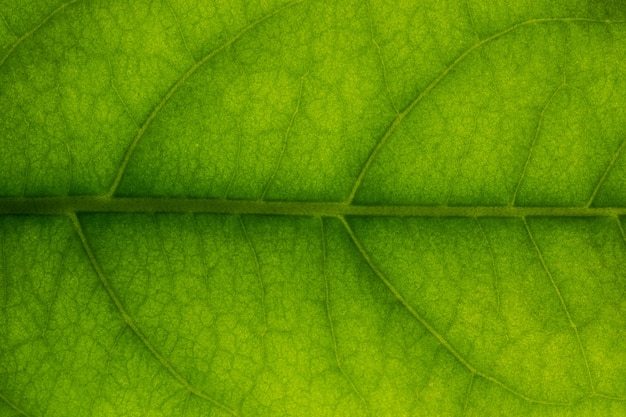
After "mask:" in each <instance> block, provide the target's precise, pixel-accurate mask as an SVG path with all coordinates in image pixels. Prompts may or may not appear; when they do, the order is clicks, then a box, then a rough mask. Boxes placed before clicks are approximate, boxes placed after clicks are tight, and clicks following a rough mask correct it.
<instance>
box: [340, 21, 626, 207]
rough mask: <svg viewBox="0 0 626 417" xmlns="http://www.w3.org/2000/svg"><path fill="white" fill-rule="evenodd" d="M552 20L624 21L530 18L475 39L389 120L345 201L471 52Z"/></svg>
mask: <svg viewBox="0 0 626 417" xmlns="http://www.w3.org/2000/svg"><path fill="white" fill-rule="evenodd" d="M552 22H563V23H567V22H589V23H600V24H617V23H626V22H624V21H607V20H597V19H588V18H542V19H531V20H527V21H525V22H521V23H517V24H515V25H513V26H510V27H509V28H507V29H505V30H502V31H500V32H498V33H495V34H493V35H491V36H489V37H487V38H484V39H482V40H479V41H477V42H476V43H474V44H473V45H472V46H470V47H469V48H468V49H466V50H465V51H464V52H463V53H462V54H461V55H459V56H458V57H457V58H456V59H455V60H454V61H453V62H452V63H451V64H450V65H448V66H447V67H446V68H445V69H444V70H443V71H442V72H441V73H440V74H439V75H438V76H437V77H436V78H435V79H434V80H433V81H431V83H430V84H428V86H426V88H425V89H424V90H422V91H421V92H420V93H419V94H418V95H417V97H416V98H415V99H414V100H413V101H412V102H411V103H410V104H409V105H408V106H407V107H406V108H405V109H404V110H402V111H401V112H400V113H398V115H397V116H396V117H395V119H394V120H393V121H392V122H391V124H390V125H389V127H388V128H387V130H386V131H385V133H384V134H383V135H382V137H381V138H380V140H379V141H378V143H377V144H376V145H375V146H374V148H373V150H372V151H371V152H370V154H369V156H368V157H367V159H366V160H365V162H364V163H363V165H362V167H361V171H360V172H359V174H358V175H357V177H356V180H355V181H354V185H353V186H352V190H351V191H350V194H349V195H348V198H347V199H346V202H347V203H351V202H352V201H354V198H355V197H356V194H357V192H358V190H359V188H360V187H361V184H362V183H363V180H364V179H365V176H366V175H367V173H368V172H369V170H370V167H371V166H372V164H373V162H374V161H375V160H376V158H377V157H378V155H379V154H380V152H381V151H382V150H383V148H384V147H385V145H386V144H387V142H388V141H389V138H390V137H391V136H393V133H394V132H395V131H396V130H397V129H398V127H399V126H400V125H401V124H402V122H403V121H404V120H405V119H406V117H407V116H408V115H409V114H411V112H412V111H413V110H414V109H415V108H416V107H417V105H418V104H419V103H421V102H422V101H423V100H424V98H426V97H427V96H428V95H429V94H430V93H431V92H432V91H433V90H434V89H435V87H437V86H438V85H439V84H440V83H441V81H443V80H444V79H445V78H446V77H447V76H448V75H449V74H450V73H451V72H452V71H453V70H454V69H455V68H457V67H458V66H459V65H460V64H461V63H462V62H463V61H465V59H466V58H467V57H468V56H469V55H470V54H472V53H473V52H474V51H476V50H478V49H480V48H481V47H483V46H484V45H486V44H488V43H490V42H492V41H494V40H496V39H498V38H501V37H503V36H504V35H507V34H509V33H511V32H514V31H515V30H517V29H519V28H522V27H525V26H531V25H537V24H544V23H552Z"/></svg>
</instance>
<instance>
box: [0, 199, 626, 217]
mask: <svg viewBox="0 0 626 417" xmlns="http://www.w3.org/2000/svg"><path fill="white" fill-rule="evenodd" d="M85 212H92V213H96V212H100V213H154V212H168V213H222V214H261V215H277V216H323V217H333V216H334V217H337V216H387V217H529V216H530V217H532V216H543V217H600V216H602V217H607V216H612V217H616V216H626V207H597V208H596V207H519V206H429V205H358V204H347V203H339V202H305V201H294V202H285V201H251V200H224V199H206V198H123V197H99V196H77V197H31V198H19V197H16V198H0V214H44V215H45V214H47V215H59V214H66V213H85Z"/></svg>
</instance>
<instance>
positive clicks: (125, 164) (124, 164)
mask: <svg viewBox="0 0 626 417" xmlns="http://www.w3.org/2000/svg"><path fill="white" fill-rule="evenodd" d="M303 1H304V0H298V1H294V2H291V3H288V4H287V5H285V6H282V7H280V8H278V9H277V10H274V11H273V12H272V13H270V14H267V15H265V16H263V17H261V18H260V19H257V20H255V21H253V22H251V23H250V24H249V25H247V26H246V27H244V28H243V29H241V30H240V31H239V32H237V34H236V35H235V36H233V37H232V38H230V39H229V40H228V41H226V42H225V43H223V44H222V45H221V46H219V47H217V48H216V49H214V50H213V51H211V52H210V53H209V54H207V55H205V56H204V57H203V58H202V59H201V60H199V61H195V59H194V61H195V64H194V65H192V66H191V67H190V68H189V69H188V70H187V72H186V73H184V74H183V75H182V76H181V77H180V78H179V79H178V80H177V81H176V82H175V83H174V84H173V85H172V86H171V87H170V89H169V90H168V91H167V93H165V95H164V96H163V98H162V99H161V101H159V103H158V104H157V105H156V106H155V107H154V109H152V111H151V112H150V114H149V115H148V117H147V118H146V120H145V121H144V122H143V124H142V125H141V127H140V128H139V130H138V131H137V134H136V135H135V137H134V138H133V140H132V142H131V143H130V146H129V147H128V148H127V149H126V153H125V154H124V158H123V159H122V163H121V164H120V167H119V169H118V171H117V174H116V175H115V179H114V180H113V183H112V184H111V187H110V188H109V191H107V193H106V194H105V195H106V196H108V197H110V196H113V195H115V193H116V192H117V189H118V188H119V186H120V184H121V182H122V178H123V177H124V173H125V172H126V168H127V167H128V164H129V163H130V159H131V157H132V156H133V153H134V152H135V149H136V148H137V145H138V144H139V141H140V140H141V138H142V137H143V135H144V134H145V133H146V130H147V129H148V127H150V124H152V121H153V120H154V119H155V118H156V117H157V116H158V114H159V113H160V112H161V109H163V107H164V106H165V105H166V104H167V102H168V101H169V100H170V99H171V98H172V96H173V95H174V94H176V92H177V91H178V90H179V89H180V88H181V87H182V86H183V84H185V82H186V81H187V80H188V79H189V77H191V76H192V75H193V74H195V73H196V71H198V70H199V69H200V68H201V67H202V66H203V65H205V64H206V63H207V62H209V61H211V60H212V59H213V58H214V57H215V56H217V55H219V54H220V53H221V52H223V51H225V50H226V49H228V48H230V47H231V46H232V45H233V44H234V43H235V42H237V41H238V40H239V39H241V38H242V37H243V36H244V35H245V34H246V33H248V32H250V31H251V30H252V29H254V28H256V27H257V26H259V25H260V24H261V23H263V22H265V21H266V20H267V19H269V18H271V17H272V16H275V15H276V14H278V13H280V12H281V11H283V10H285V9H287V8H290V7H292V6H294V5H296V4H300V3H302V2H303Z"/></svg>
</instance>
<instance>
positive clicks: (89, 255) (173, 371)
mask: <svg viewBox="0 0 626 417" xmlns="http://www.w3.org/2000/svg"><path fill="white" fill-rule="evenodd" d="M69 218H70V220H71V222H72V226H73V227H74V231H75V232H76V235H77V236H78V238H79V240H80V243H81V245H82V247H83V250H84V251H85V254H86V255H87V258H88V259H89V262H90V263H91V266H92V268H93V270H94V272H95V273H96V275H97V276H98V279H100V282H101V283H102V286H103V287H104V289H105V290H106V292H107V294H108V295H109V298H110V299H111V301H113V304H115V307H116V309H117V310H118V311H119V313H120V315H121V316H122V318H123V320H124V322H125V323H126V324H127V325H128V327H130V328H131V330H132V331H133V333H134V334H135V335H136V336H137V337H138V338H139V340H141V342H142V343H143V345H144V346H145V347H146V348H147V349H148V350H149V351H150V353H151V354H152V355H153V356H154V357H155V358H156V360H157V361H158V362H159V363H160V364H161V365H162V366H163V367H164V368H165V369H166V370H167V371H168V372H169V373H170V374H171V375H172V376H173V377H174V379H176V381H178V382H179V383H180V384H181V385H182V386H183V387H185V389H186V390H187V391H189V392H190V393H192V394H193V395H195V396H197V397H198V398H202V399H203V400H206V401H208V402H210V403H211V404H213V405H215V406H216V407H218V408H220V409H221V410H223V411H225V412H227V413H228V414H230V415H232V416H239V414H238V413H237V412H236V411H235V410H233V409H232V408H230V407H228V406H227V405H225V404H222V403H221V402H219V401H218V400H216V399H214V398H212V397H210V396H208V395H207V394H205V393H204V392H202V391H200V390H199V389H198V388H196V387H194V386H193V385H191V383H190V382H189V381H187V379H185V377H184V376H182V375H181V374H180V373H179V372H178V371H177V370H176V369H175V368H174V367H173V365H172V364H171V363H170V362H169V361H168V360H167V359H166V358H165V356H163V354H162V353H161V352H159V351H158V350H157V348H156V347H155V346H154V345H153V344H152V342H150V340H148V338H147V337H146V336H145V335H144V333H143V332H142V330H141V329H140V328H139V326H138V325H137V322H135V319H133V318H132V316H131V315H130V313H128V311H127V310H126V307H124V305H123V304H122V302H121V300H120V299H119V297H118V296H117V294H116V293H115V290H114V289H113V287H112V286H111V284H110V283H109V280H108V279H107V276H106V274H105V273H104V271H103V270H102V267H101V266H100V263H99V262H98V260H97V259H96V255H95V254H94V253H93V251H92V249H91V246H90V244H89V241H88V240H87V236H85V232H84V231H83V227H82V225H81V223H80V220H79V219H78V217H77V216H76V215H75V214H69Z"/></svg>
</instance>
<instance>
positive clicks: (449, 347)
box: [339, 217, 572, 406]
mask: <svg viewBox="0 0 626 417" xmlns="http://www.w3.org/2000/svg"><path fill="white" fill-rule="evenodd" d="M339 220H340V221H341V223H342V224H343V226H344V228H345V229H346V232H347V233H348V235H349V236H350V239H351V240H352V242H353V243H354V245H355V246H356V247H357V249H358V251H359V253H360V254H361V256H362V257H363V260H364V261H365V262H366V263H367V265H368V266H369V267H370V269H371V270H372V272H373V273H374V274H375V275H376V276H377V277H378V278H379V279H380V280H381V281H382V282H383V283H384V284H385V286H386V287H387V288H388V289H389V291H391V293H392V294H393V295H394V297H395V298H396V299H397V300H398V301H399V302H400V303H401V304H402V305H403V306H404V308H405V309H406V310H407V311H408V312H409V313H410V314H411V316H413V318H415V319H416V320H417V321H418V322H419V323H420V324H421V325H422V326H423V327H424V328H425V329H426V330H428V332H429V333H430V334H431V335H432V336H433V337H435V339H437V341H438V342H439V343H440V344H441V345H442V346H443V347H444V348H445V349H446V350H447V351H448V352H450V354H451V355H452V356H454V357H455V358H456V360H458V361H459V362H460V363H461V364H462V365H463V366H464V367H465V368H467V370H468V371H469V372H471V373H472V375H476V376H479V377H481V378H483V379H485V380H487V381H489V382H491V383H493V384H495V385H497V386H499V387H501V388H503V389H505V390H506V391H508V392H510V393H512V394H514V395H515V396H517V397H519V398H521V399H523V400H525V401H527V402H530V403H537V404H544V405H559V406H567V405H571V404H572V403H571V402H553V401H545V400H541V399H537V398H531V397H528V396H527V395H525V394H523V393H521V392H519V391H517V390H515V389H513V388H511V387H510V386H508V385H507V384H505V383H504V382H502V381H500V380H499V379H497V378H494V377H492V376H491V375H488V374H486V373H484V372H482V371H480V370H478V369H477V368H476V367H474V365H472V364H471V363H470V362H468V360H467V359H465V358H464V357H463V356H462V355H461V354H460V353H459V352H458V351H457V350H456V349H455V348H454V346H452V345H451V344H450V342H448V340H447V339H446V338H445V337H444V336H443V334H441V333H440V332H439V331H438V330H437V329H435V328H434V327H433V326H432V325H431V324H430V323H429V322H428V321H427V320H426V319H425V318H424V317H423V316H422V315H421V314H420V313H419V312H418V311H417V310H416V309H415V308H414V307H413V306H412V305H411V303H410V302H409V300H407V299H406V298H405V297H404V296H403V295H402V293H401V292H400V291H399V290H398V289H397V288H396V287H395V286H394V285H393V283H392V282H391V281H389V279H388V278H387V277H386V275H385V274H384V273H383V271H382V270H381V269H380V268H379V267H378V266H377V265H376V264H375V263H374V260H373V259H372V257H371V256H370V255H369V253H368V252H367V249H366V248H365V247H364V246H363V244H362V243H361V241H360V239H359V238H358V237H357V236H356V234H355V233H354V230H352V227H351V226H350V224H349V223H348V222H347V221H346V219H345V218H343V217H339Z"/></svg>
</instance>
